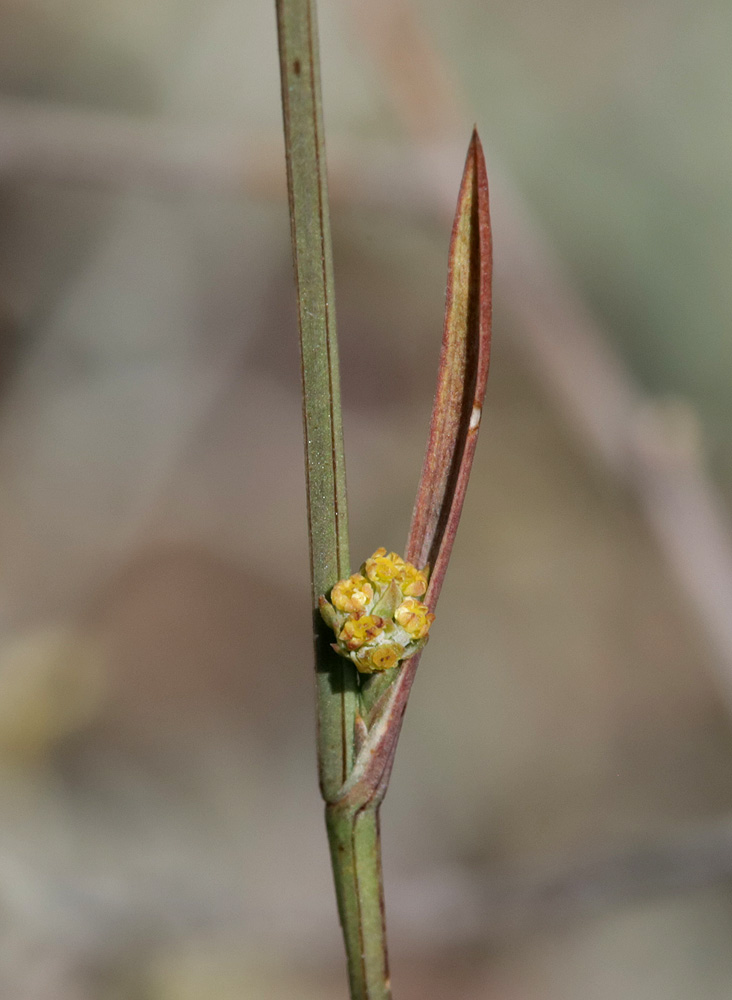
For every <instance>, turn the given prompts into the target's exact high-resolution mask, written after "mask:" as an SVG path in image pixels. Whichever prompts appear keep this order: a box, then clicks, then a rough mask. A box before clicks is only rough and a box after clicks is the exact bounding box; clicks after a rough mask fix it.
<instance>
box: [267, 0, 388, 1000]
mask: <svg viewBox="0 0 732 1000" xmlns="http://www.w3.org/2000/svg"><path fill="white" fill-rule="evenodd" d="M277 27H278V34H279V48H280V74H281V79H282V108H283V116H284V123H285V150H286V156H287V183H288V192H289V202H290V222H291V227H292V247H293V258H294V263H295V278H296V283H297V306H298V321H299V327H300V345H301V360H302V382H303V417H304V422H305V456H306V469H307V495H308V524H309V534H310V568H311V581H312V594H313V614H314V624H315V635H316V639H315V664H316V678H317V700H318V764H319V774H320V787H321V791H322V794H323V798H324V799H325V801H326V824H327V828H328V838H329V842H330V846H331V858H332V863H333V874H334V878H335V884H336V895H337V898H338V909H339V914H340V918H341V925H342V927H343V935H344V940H345V945H346V954H347V959H348V970H349V980H350V986H351V997H352V1000H389V998H390V996H391V993H390V990H389V985H388V971H387V959H386V937H385V929H384V920H383V915H382V888H381V846H380V840H379V824H378V805H377V804H376V802H375V801H371V800H369V801H363V802H359V803H356V804H353V803H351V802H349V803H348V804H346V803H344V802H338V803H337V804H336V800H338V799H339V798H341V791H342V788H343V785H344V783H345V782H346V780H347V779H348V778H349V776H350V774H351V771H352V768H353V758H354V743H355V720H356V708H357V697H358V685H357V676H356V668H355V666H354V665H353V664H351V663H349V662H348V661H347V660H344V659H342V658H341V657H338V656H336V655H335V654H334V653H333V651H332V650H331V649H330V645H329V640H328V636H327V634H326V633H327V630H326V627H325V625H324V623H323V622H322V621H321V619H320V615H319V613H318V610H317V601H318V597H319V596H320V595H321V594H326V593H328V591H330V589H331V587H332V586H333V584H334V583H335V582H336V581H337V580H338V579H340V578H342V577H345V576H347V575H348V573H349V558H348V521H347V508H346V482H345V462H344V457H343V432H342V426H341V406H340V390H339V379H338V344H337V340H336V329H335V309H334V292H333V264H332V253H331V241H330V222H329V215H328V192H327V184H326V172H325V142H324V138H323V116H322V106H321V95H320V65H319V59H318V39H317V29H316V19H315V5H314V2H313V0H277Z"/></svg>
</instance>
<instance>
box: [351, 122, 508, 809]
mask: <svg viewBox="0 0 732 1000" xmlns="http://www.w3.org/2000/svg"><path fill="white" fill-rule="evenodd" d="M491 270H492V245H491V227H490V214H489V206H488V178H487V174H486V169H485V159H484V157H483V150H482V147H481V144H480V139H479V138H478V134H477V132H475V131H474V132H473V136H472V139H471V142H470V147H469V149H468V156H467V160H466V163H465V171H464V173H463V179H462V183H461V185H460V193H459V195H458V204H457V210H456V213H455V221H454V223H453V228H452V237H451V241H450V255H449V260H448V279H447V306H446V311H445V330H444V335H443V340H442V354H441V357H440V368H439V373H438V379H437V392H436V394H435V402H434V407H433V410H432V422H431V425H430V436H429V441H428V445H427V454H426V456H425V460H424V465H423V468H422V477H421V480H420V484H419V490H418V492H417V500H416V503H415V507H414V514H413V516H412V526H411V530H410V533H409V540H408V542H407V552H406V558H407V560H408V561H409V562H411V563H414V564H415V565H417V566H423V565H425V564H426V563H429V564H430V566H431V567H432V570H431V574H430V584H429V587H428V589H427V594H426V597H425V602H426V603H427V605H428V606H429V607H430V609H431V610H434V608H435V605H436V603H437V598H438V596H439V593H440V589H441V587H442V583H443V580H444V577H445V570H446V569H447V563H448V560H449V558H450V553H451V551H452V546H453V542H454V540H455V534H456V532H457V526H458V522H459V520H460V514H461V511H462V507H463V500H464V499H465V490H466V487H467V484H468V478H469V476H470V469H471V466H472V463H473V455H474V453H475V445H476V442H477V437H478V429H479V427H480V418H481V414H482V410H483V399H484V397H485V389H486V382H487V379H488V365H489V359H490V343H491ZM421 655H422V654H421V653H417V654H416V655H415V656H413V657H412V658H411V659H410V660H407V662H406V663H405V664H404V666H403V667H402V668H401V669H400V671H399V675H398V677H397V678H396V680H395V681H394V683H393V685H392V687H391V689H390V690H389V691H388V695H387V696H386V698H385V700H381V701H380V702H379V703H378V705H376V706H375V707H374V710H373V711H372V713H371V719H370V721H371V722H372V725H371V727H370V731H369V735H368V737H367V739H366V740H365V742H364V743H363V746H361V748H360V750H359V753H358V756H357V758H356V761H355V764H354V767H353V771H352V772H351V775H350V777H349V779H348V781H347V782H346V784H345V785H344V787H343V789H342V792H341V801H342V802H346V801H348V802H351V803H353V804H357V803H360V802H363V801H379V800H380V799H381V798H383V796H384V794H385V793H386V788H387V786H388V783H389V777H390V775H391V769H392V767H393V764H394V755H395V753H396V747H397V742H398V740H399V734H400V731H401V725H402V719H403V717H404V712H405V710H406V707H407V700H408V698H409V692H410V690H411V687H412V683H413V682H414V676H415V673H416V670H417V666H418V664H419V660H420V658H421Z"/></svg>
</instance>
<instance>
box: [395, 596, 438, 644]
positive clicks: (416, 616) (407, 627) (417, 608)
mask: <svg viewBox="0 0 732 1000" xmlns="http://www.w3.org/2000/svg"><path fill="white" fill-rule="evenodd" d="M394 620H395V621H396V622H397V624H398V625H401V627H402V628H403V629H404V631H405V632H408V633H409V635H411V637H412V638H413V639H424V637H425V636H426V635H427V633H428V632H429V630H430V625H431V624H432V622H433V621H434V620H435V616H434V615H433V614H432V612H431V611H429V610H428V608H427V605H426V604H422V603H421V602H420V601H417V600H415V599H414V598H413V597H408V598H407V599H406V601H404V603H403V604H400V605H399V607H398V608H397V609H396V611H395V612H394Z"/></svg>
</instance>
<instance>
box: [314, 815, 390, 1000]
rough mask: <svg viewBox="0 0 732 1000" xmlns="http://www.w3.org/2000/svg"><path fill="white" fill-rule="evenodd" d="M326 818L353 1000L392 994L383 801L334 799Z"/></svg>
mask: <svg viewBox="0 0 732 1000" xmlns="http://www.w3.org/2000/svg"><path fill="white" fill-rule="evenodd" d="M326 823H327V826H328V839H329V841H330V851H331V859H332V862H333V870H334V872H336V873H337V875H336V894H337V897H338V912H339V915H340V919H341V926H342V928H343V936H344V938H345V942H346V954H347V956H348V979H349V984H350V988H351V1000H391V985H390V982H389V960H388V957H387V951H386V926H385V921H384V895H383V888H382V875H381V838H380V833H379V806H378V804H375V803H370V804H368V805H366V806H362V807H360V808H359V807H353V806H345V805H340V804H339V805H333V804H332V805H329V806H327V808H326Z"/></svg>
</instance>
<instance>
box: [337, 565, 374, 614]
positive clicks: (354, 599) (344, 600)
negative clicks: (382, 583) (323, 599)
mask: <svg viewBox="0 0 732 1000" xmlns="http://www.w3.org/2000/svg"><path fill="white" fill-rule="evenodd" d="M330 599H331V602H332V603H333V606H334V607H335V608H337V609H338V610H339V611H347V612H349V613H352V614H361V613H362V612H363V611H365V610H366V607H367V605H368V604H370V603H371V601H373V599H374V588H373V587H372V586H371V584H370V583H369V582H368V580H367V579H366V577H365V576H361V574H360V573H354V574H353V576H352V577H349V579H347V580H339V581H338V583H337V584H336V585H335V587H333V590H332V592H331V595H330Z"/></svg>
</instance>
